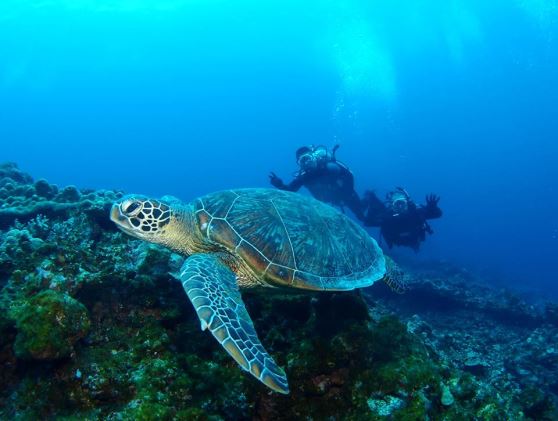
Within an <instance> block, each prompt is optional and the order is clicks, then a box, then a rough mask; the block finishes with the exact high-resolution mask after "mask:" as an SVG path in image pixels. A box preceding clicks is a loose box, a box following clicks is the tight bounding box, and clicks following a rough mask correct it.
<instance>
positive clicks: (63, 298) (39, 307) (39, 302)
mask: <svg viewBox="0 0 558 421" xmlns="http://www.w3.org/2000/svg"><path fill="white" fill-rule="evenodd" d="M10 316H11V317H12V318H13V319H14V320H15V325H16V329H17V332H18V333H17V336H16V341H15V344H14V350H15V354H16V356H18V357H20V358H31V359H37V360H54V359H59V358H64V357H67V356H69V355H70V354H71V353H72V352H73V349H74V344H75V343H76V342H77V341H78V340H79V339H81V338H83V337H84V336H85V335H86V334H87V332H88V330H89V324H90V323H89V318H88V316H87V310H86V308H85V307H84V306H83V304H81V303H80V302H79V301H77V300H75V299H73V298H72V297H70V296H68V295H66V294H61V293H58V292H55V291H51V290H47V291H43V292H40V293H39V294H37V295H36V296H34V297H33V298H31V299H30V300H29V301H27V302H25V303H23V304H20V305H17V306H15V307H14V308H13V309H12V310H11V311H10Z"/></svg>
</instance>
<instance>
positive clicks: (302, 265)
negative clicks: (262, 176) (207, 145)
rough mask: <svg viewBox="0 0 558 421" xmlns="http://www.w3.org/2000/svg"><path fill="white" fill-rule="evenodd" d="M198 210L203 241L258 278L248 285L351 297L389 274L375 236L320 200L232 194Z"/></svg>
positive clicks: (266, 192)
mask: <svg viewBox="0 0 558 421" xmlns="http://www.w3.org/2000/svg"><path fill="white" fill-rule="evenodd" d="M193 209H194V213H195V219H194V221H195V222H196V224H197V226H198V227H199V230H200V232H201V234H202V236H203V238H204V239H206V240H207V241H208V242H210V243H213V244H215V247H216V248H219V247H224V248H225V249H226V250H227V252H229V253H231V254H232V255H234V256H238V257H239V258H240V259H241V260H242V261H243V262H245V263H246V264H247V265H248V266H249V268H250V271H251V272H252V273H253V274H254V276H253V277H251V278H250V277H248V278H246V279H245V284H246V285H245V286H249V285H250V284H254V283H255V284H256V285H257V284H263V285H272V286H283V287H285V286H286V287H291V288H302V289H310V290H350V289H354V288H361V287H364V286H368V285H371V284H372V283H373V282H374V281H376V280H378V279H381V278H382V277H383V275H384V274H385V261H384V256H383V254H382V251H381V250H380V248H379V247H378V245H377V244H376V242H375V241H374V240H373V239H372V238H371V237H370V236H369V235H368V233H366V231H364V230H363V229H362V228H361V227H360V226H358V225H357V224H355V223H354V222H353V221H351V220H350V219H349V218H347V217H346V216H344V215H343V214H341V213H340V212H338V211H337V210H335V209H334V208H332V207H330V206H328V205H325V204H323V203H322V202H319V201H317V200H314V199H312V198H309V197H305V196H302V195H299V194H295V193H290V192H284V191H281V190H270V189H243V190H228V191H223V192H217V193H213V194H210V195H207V196H204V197H202V198H200V199H197V200H195V201H194V203H193ZM241 280H244V279H241Z"/></svg>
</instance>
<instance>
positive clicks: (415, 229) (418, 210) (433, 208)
mask: <svg viewBox="0 0 558 421" xmlns="http://www.w3.org/2000/svg"><path fill="white" fill-rule="evenodd" d="M364 200H365V201H366V202H367V210H366V216H365V219H364V225H365V226H368V227H380V234H381V236H382V238H383V239H384V240H385V241H386V243H387V245H388V247H389V248H390V249H391V248H392V247H393V246H394V245H395V246H407V247H410V248H412V249H413V250H414V251H415V252H418V250H419V247H420V243H421V242H423V241H424V240H425V239H426V234H427V233H428V234H433V233H434V231H433V230H432V228H431V227H430V225H429V224H428V222H427V220H428V219H435V218H440V217H441V216H442V210H441V209H440V208H439V207H438V202H439V201H440V197H438V196H436V195H434V194H430V195H427V196H426V204H425V205H420V206H417V205H416V204H415V202H414V201H413V200H412V199H411V197H410V196H409V193H407V191H406V190H405V189H403V188H401V187H397V188H396V189H395V190H394V191H392V192H389V193H388V194H387V195H386V200H385V202H382V201H381V200H380V199H379V198H378V197H377V196H376V195H375V194H374V193H373V192H371V191H367V192H366V193H365V199H364Z"/></svg>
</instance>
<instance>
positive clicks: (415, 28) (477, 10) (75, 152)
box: [0, 0, 558, 297]
mask: <svg viewBox="0 0 558 421" xmlns="http://www.w3.org/2000/svg"><path fill="white" fill-rule="evenodd" d="M557 36H558V3H557V2H556V1H555V0H512V1H503V0H495V1H490V2H487V1H480V0H472V1H458V0H453V1H442V0H431V1H419V2H416V1H403V0H397V1H391V2H379V1H363V0H352V1H349V0H345V1H317V0H312V1H306V2H295V1H280V2H279V1H270V2H256V1H237V2H225V1H218V0H207V1H203V2H202V1H196V0H136V1H132V0H104V1H103V0H42V1H39V0H37V1H30V0H28V1H25V0H19V1H14V0H4V1H2V2H1V3H0V142H1V149H0V160H1V161H6V160H10V161H15V162H17V163H18V164H19V166H20V167H21V168H22V169H23V170H25V171H27V172H29V173H31V174H32V175H33V176H34V177H36V178H46V179H48V180H49V181H50V182H54V183H57V184H59V185H67V184H75V185H77V186H79V187H93V188H119V189H124V190H126V191H128V192H142V193H146V194H153V195H158V196H161V195H164V194H173V195H175V196H178V197H180V198H182V199H185V200H186V199H190V198H193V197H194V196H197V195H201V194H204V193H207V192H210V191H214V190H220V189H225V188H229V187H248V186H268V179H267V174H268V172H269V171H271V170H273V171H275V172H276V173H278V174H279V175H281V176H282V177H283V178H284V179H286V180H287V179H289V177H290V176H291V174H292V173H293V172H294V171H295V169H296V165H295V161H294V150H295V149H296V148H297V147H298V146H301V145H303V144H308V143H313V144H320V143H323V144H326V145H329V146H331V145H334V144H336V143H339V144H340V145H341V148H340V149H339V152H338V157H339V158H340V159H341V160H342V161H344V162H345V163H346V164H347V165H348V166H349V167H350V168H351V169H352V171H353V172H354V175H355V179H356V185H357V189H358V191H359V192H360V193H362V192H363V191H364V190H365V189H375V190H377V191H378V192H379V193H380V194H384V193H385V192H387V191H388V190H389V189H391V188H393V187H394V186H404V187H406V188H407V190H408V191H409V192H410V193H411V195H412V196H413V197H414V198H415V199H416V200H417V201H419V202H421V201H422V200H423V197H424V195H425V194H427V193H430V192H435V193H437V194H439V195H440V196H441V198H442V199H441V202H440V206H441V207H442V209H443V211H444V216H443V218H442V219H440V220H436V221H434V222H433V223H432V225H433V228H434V231H435V234H434V235H433V236H431V237H429V238H428V239H427V242H426V244H425V245H424V247H423V249H422V251H421V252H420V253H419V254H418V255H417V256H413V255H412V253H405V252H403V253H404V254H410V255H411V256H410V257H412V258H413V259H417V260H424V261H427V260H430V259H436V260H439V259H443V260H448V261H451V262H454V263H456V264H458V265H462V266H464V267H467V268H470V269H471V270H472V271H476V272H478V273H481V274H483V275H484V276H485V277H486V278H487V279H488V280H490V282H496V283H499V284H501V285H510V286H514V287H519V288H523V289H526V290H534V291H544V293H546V294H550V295H552V296H554V297H558V284H557V281H558V279H557V278H558V259H557V256H558V198H557V197H556V195H557V193H558V191H557V188H556V180H557V179H558V177H557V176H558V170H557V168H556V162H558V144H557V142H558V105H557V104H558V83H557V82H558V42H557V40H556V37H557ZM373 234H375V233H374V232H373Z"/></svg>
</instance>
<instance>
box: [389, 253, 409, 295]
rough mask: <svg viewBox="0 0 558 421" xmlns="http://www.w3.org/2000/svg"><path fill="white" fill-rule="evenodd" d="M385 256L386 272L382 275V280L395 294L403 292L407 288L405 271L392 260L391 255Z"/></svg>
mask: <svg viewBox="0 0 558 421" xmlns="http://www.w3.org/2000/svg"><path fill="white" fill-rule="evenodd" d="M385 258H386V274H385V276H384V282H385V283H386V284H387V286H388V287H390V288H391V290H392V291H394V292H396V293H397V294H403V293H405V292H406V291H407V290H408V289H409V286H408V285H407V280H406V277H407V276H406V275H405V272H403V270H402V269H401V268H400V267H399V266H398V265H397V263H395V262H394V261H393V259H392V258H391V257H388V256H385Z"/></svg>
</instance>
